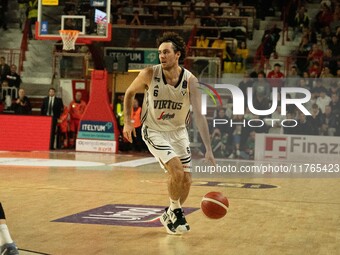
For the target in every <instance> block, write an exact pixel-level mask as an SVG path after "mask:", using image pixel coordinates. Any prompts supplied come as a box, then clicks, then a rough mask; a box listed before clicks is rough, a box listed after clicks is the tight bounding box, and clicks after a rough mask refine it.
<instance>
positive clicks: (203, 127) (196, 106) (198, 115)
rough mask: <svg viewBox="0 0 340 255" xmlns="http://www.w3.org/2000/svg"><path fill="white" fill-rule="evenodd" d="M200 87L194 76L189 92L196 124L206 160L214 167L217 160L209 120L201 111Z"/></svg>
mask: <svg viewBox="0 0 340 255" xmlns="http://www.w3.org/2000/svg"><path fill="white" fill-rule="evenodd" d="M198 87H199V84H198V80H197V78H196V77H195V76H192V77H191V78H190V81H189V91H190V103H191V106H192V110H193V113H194V119H195V123H196V125H197V128H198V131H199V132H200V135H201V138H202V141H203V144H204V146H205V150H206V153H205V158H206V159H207V160H209V161H210V162H211V163H213V164H214V165H216V162H215V158H214V155H213V153H212V149H211V143H210V136H209V128H208V123H207V119H206V118H205V116H204V115H202V111H201V104H202V95H201V92H200V90H199V89H198Z"/></svg>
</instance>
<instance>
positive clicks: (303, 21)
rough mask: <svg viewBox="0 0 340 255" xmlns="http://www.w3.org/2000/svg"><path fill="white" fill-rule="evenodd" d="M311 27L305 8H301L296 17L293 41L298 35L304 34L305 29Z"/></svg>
mask: <svg viewBox="0 0 340 255" xmlns="http://www.w3.org/2000/svg"><path fill="white" fill-rule="evenodd" d="M308 26H309V17H308V14H307V11H306V8H305V7H304V6H301V7H300V8H299V10H298V12H297V14H296V15H295V18H294V23H293V38H292V39H293V40H294V39H295V37H296V35H297V34H298V33H302V31H303V28H304V27H308Z"/></svg>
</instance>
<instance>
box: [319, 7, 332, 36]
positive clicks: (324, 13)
mask: <svg viewBox="0 0 340 255" xmlns="http://www.w3.org/2000/svg"><path fill="white" fill-rule="evenodd" d="M332 20H333V13H332V11H331V9H330V8H329V7H328V6H327V5H326V4H323V5H322V6H321V10H320V11H319V12H318V13H317V15H316V17H315V29H316V30H317V32H319V33H320V32H321V30H322V29H323V28H324V27H325V26H329V25H330V24H331V22H332Z"/></svg>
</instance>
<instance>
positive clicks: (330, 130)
mask: <svg viewBox="0 0 340 255" xmlns="http://www.w3.org/2000/svg"><path fill="white" fill-rule="evenodd" d="M336 127H337V121H336V116H335V114H333V113H332V108H331V107H330V106H329V105H327V106H326V107H325V112H324V113H323V114H322V115H321V129H320V135H325V136H327V135H329V136H334V135H335V131H336Z"/></svg>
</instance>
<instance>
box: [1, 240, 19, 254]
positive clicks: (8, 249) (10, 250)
mask: <svg viewBox="0 0 340 255" xmlns="http://www.w3.org/2000/svg"><path fill="white" fill-rule="evenodd" d="M0 254H1V255H19V251H18V248H17V246H16V245H15V243H6V244H4V245H3V246H2V247H0Z"/></svg>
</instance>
